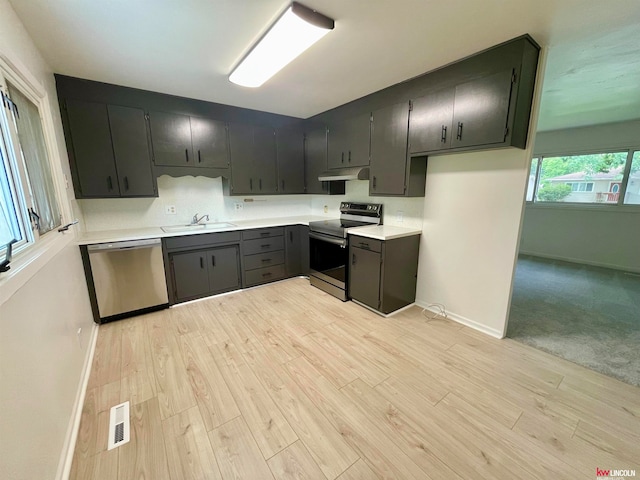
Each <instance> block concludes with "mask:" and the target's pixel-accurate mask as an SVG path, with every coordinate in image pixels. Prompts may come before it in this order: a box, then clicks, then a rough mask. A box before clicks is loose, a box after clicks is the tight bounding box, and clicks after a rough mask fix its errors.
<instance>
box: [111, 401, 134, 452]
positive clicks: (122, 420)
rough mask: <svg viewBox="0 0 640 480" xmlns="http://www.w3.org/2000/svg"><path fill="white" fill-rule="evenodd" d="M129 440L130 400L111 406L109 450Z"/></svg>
mask: <svg viewBox="0 0 640 480" xmlns="http://www.w3.org/2000/svg"><path fill="white" fill-rule="evenodd" d="M128 442H129V402H124V403H121V404H120V405H116V406H115V407H111V411H110V412H109V448H108V449H109V450H111V449H113V448H116V447H119V446H120V445H124V444H125V443H128Z"/></svg>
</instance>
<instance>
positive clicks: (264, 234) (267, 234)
mask: <svg viewBox="0 0 640 480" xmlns="http://www.w3.org/2000/svg"><path fill="white" fill-rule="evenodd" d="M260 236H261V237H268V236H269V232H261V233H260Z"/></svg>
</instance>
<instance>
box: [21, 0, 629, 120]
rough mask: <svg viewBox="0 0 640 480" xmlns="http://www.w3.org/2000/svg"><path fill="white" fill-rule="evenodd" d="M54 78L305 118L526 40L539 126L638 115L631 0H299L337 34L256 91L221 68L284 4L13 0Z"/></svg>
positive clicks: (278, 0)
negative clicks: (532, 51) (536, 58)
mask: <svg viewBox="0 0 640 480" xmlns="http://www.w3.org/2000/svg"><path fill="white" fill-rule="evenodd" d="M10 1H11V4H12V6H13V8H14V9H15V11H16V13H17V14H18V16H19V17H20V18H21V20H22V21H23V23H24V25H25V27H26V29H27V30H28V32H29V34H30V35H31V37H32V38H33V40H34V42H35V43H36V45H37V46H38V48H39V49H40V50H41V52H42V54H43V55H44V57H45V59H46V60H47V61H48V63H49V64H50V65H51V67H52V68H53V70H54V71H56V72H58V73H63V74H66V75H71V76H76V77H81V78H88V79H92V80H100V81H103V82H108V83H115V84H118V85H125V86H130V87H137V88H143V89H147V90H154V91H158V92H163V93H170V94H175V95H181V96H186V97H191V98H198V99H203V100H209V101H213V102H219V103H226V104H230V105H237V106H242V107H247V108H254V109H258V110H264V111H269V112H275V113H282V114H287V115H294V116H298V117H304V118H306V117H309V116H312V115H314V114H316V113H320V112H322V111H325V110H328V109H330V108H332V107H335V106H338V105H341V104H343V103H346V102H348V101H350V100H354V99H356V98H359V97H361V96H363V95H366V94H368V93H371V92H374V91H376V90H380V89H381V88H384V87H387V86H389V85H393V84H395V83H398V82H400V81H402V80H406V79H408V78H411V77H413V76H416V75H419V74H421V73H423V72H426V71H429V70H432V69H434V68H436V67H439V66H441V65H444V64H446V63H449V62H452V61H455V60H457V59H459V58H462V57H464V56H467V55H470V54H472V53H475V52H478V51H480V50H483V49H485V48H487V47H490V46H493V45H495V44H497V43H500V42H503V41H505V40H508V39H510V38H513V37H516V36H518V35H521V34H523V33H529V34H530V35H531V36H532V37H533V38H534V39H535V40H536V41H537V42H538V43H540V44H541V45H543V46H548V47H549V55H548V62H547V73H546V75H545V80H544V90H543V100H542V106H541V113H540V122H539V130H551V129H557V128H565V127H572V126H580V125H591V124H599V123H608V122H614V121H623V120H629V119H635V118H640V40H639V39H640V8H639V4H638V0H607V1H603V2H598V1H595V0H482V1H480V0H446V1H442V0H438V1H436V0H302V2H301V3H304V4H305V5H307V6H309V7H312V8H315V9H316V10H318V11H320V12H322V13H323V14H325V15H327V16H329V17H331V18H333V19H335V20H336V26H335V30H334V31H333V32H331V33H329V34H328V35H327V36H326V37H324V38H323V39H322V40H321V41H320V42H318V43H317V44H316V45H314V46H313V47H311V49H310V50H308V51H307V52H305V53H304V54H303V55H301V56H300V57H299V58H298V59H296V60H294V61H293V62H292V63H291V64H289V65H288V66H287V67H285V69H284V70H282V71H281V72H279V73H278V74H276V75H275V76H274V77H273V78H272V79H271V80H269V81H268V82H267V83H266V84H265V85H263V86H262V87H260V88H258V89H247V88H243V87H239V86H237V85H234V84H232V83H230V82H229V81H228V79H227V77H228V74H229V72H230V70H231V68H232V67H233V66H234V65H235V63H236V62H237V61H238V60H239V59H240V58H241V57H242V56H243V54H244V53H245V51H246V50H247V49H248V48H249V47H250V45H251V44H252V42H253V41H254V40H255V39H256V38H258V37H259V36H260V34H261V33H262V32H263V31H264V30H265V29H266V28H267V27H268V26H269V24H270V23H271V21H272V20H273V19H274V18H275V17H276V16H277V15H278V13H279V12H281V11H282V10H283V9H284V8H285V7H286V5H287V4H288V2H287V0H109V1H96V0H55V1H52V0H10Z"/></svg>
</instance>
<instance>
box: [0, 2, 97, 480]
mask: <svg viewBox="0 0 640 480" xmlns="http://www.w3.org/2000/svg"><path fill="white" fill-rule="evenodd" d="M0 53H2V54H3V55H6V56H7V57H9V58H11V59H17V60H18V61H19V62H20V63H21V64H22V65H24V66H25V67H26V68H27V69H28V71H29V73H30V75H32V76H33V77H35V79H36V80H37V81H38V82H40V83H42V84H43V85H44V86H45V89H46V92H47V94H48V96H49V104H50V109H51V111H52V113H53V114H54V123H55V137H56V138H55V141H56V144H57V147H58V148H57V149H58V151H59V152H61V154H62V156H63V158H54V159H52V160H53V161H54V162H59V163H60V164H61V166H62V169H63V171H64V172H66V173H67V174H68V169H69V167H68V161H67V158H66V150H65V148H64V137H63V134H62V125H61V123H60V116H59V111H58V106H57V97H56V92H55V88H54V79H53V75H52V72H51V70H50V68H49V67H48V66H47V65H46V63H45V62H44V61H43V60H42V57H41V56H40V54H39V52H38V50H37V49H36V47H35V46H34V45H33V43H32V41H31V39H30V38H29V36H28V34H27V33H26V31H25V30H24V27H23V26H22V23H21V22H20V20H19V19H18V17H17V16H16V15H15V13H14V11H13V9H12V8H11V6H10V5H9V3H8V1H7V0H0ZM50 235H58V234H57V233H53V234H50ZM67 235H68V234H67ZM63 238H64V237H63ZM67 238H68V239H69V241H68V243H67V245H66V246H65V247H63V248H62V250H61V251H60V252H59V253H57V254H56V255H55V256H54V257H53V258H52V259H50V260H49V261H48V262H46V263H45V264H44V265H43V266H42V267H40V268H39V269H38V270H37V271H35V272H34V273H33V275H32V276H30V278H29V279H28V280H25V281H24V282H23V283H22V284H21V286H19V287H17V286H16V285H8V284H7V283H6V282H12V281H14V280H16V277H13V278H9V279H8V280H4V282H5V283H3V284H2V288H3V289H7V290H9V291H14V290H15V293H13V295H11V296H10V297H9V298H8V299H7V298H5V295H3V296H2V298H3V299H4V302H3V303H2V304H1V305H0V385H1V387H0V411H1V412H2V414H1V415H0V451H1V452H2V454H1V455H0V476H1V477H2V478H10V479H12V480H13V479H15V480H18V479H33V478H38V479H51V478H55V477H56V473H57V471H58V467H59V461H60V459H61V455H63V454H64V453H65V450H66V448H65V447H66V442H68V441H69V433H70V432H71V429H70V425H71V422H72V420H73V414H74V406H75V402H76V399H77V394H78V392H79V386H80V380H81V376H82V373H83V368H84V367H85V360H86V359H87V353H88V351H89V348H88V347H89V338H90V336H91V332H92V329H93V328H94V327H93V325H94V324H93V320H92V316H91V310H90V306H89V300H88V296H87V289H86V283H85V280H84V273H83V270H82V264H81V261H80V255H79V253H78V247H77V246H75V244H74V242H73V240H72V237H71V236H68V237H67ZM58 243H59V242H58ZM63 243H64V242H63ZM36 263H37V262H36ZM26 270H28V269H26ZM4 278H5V279H6V278H7V277H6V275H5V277H4ZM23 278H26V277H24V276H23ZM12 287H16V288H12ZM78 328H82V329H83V335H82V337H83V339H82V343H81V344H80V343H79V342H78V337H77V336H76V331H77V330H78Z"/></svg>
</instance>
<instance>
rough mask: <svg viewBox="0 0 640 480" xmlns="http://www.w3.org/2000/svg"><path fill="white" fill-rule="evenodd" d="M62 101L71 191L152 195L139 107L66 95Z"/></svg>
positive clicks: (80, 194)
mask: <svg viewBox="0 0 640 480" xmlns="http://www.w3.org/2000/svg"><path fill="white" fill-rule="evenodd" d="M65 105H66V118H65V116H64V115H63V118H65V122H64V123H65V134H66V135H67V145H68V146H69V147H70V148H69V152H70V158H71V163H72V173H73V180H74V188H75V192H76V197H77V198H108V197H153V196H155V195H156V190H157V189H156V182H155V177H154V175H153V171H152V168H151V154H150V149H149V138H148V133H147V123H146V119H145V115H144V112H143V111H142V110H141V109H138V108H130V107H120V106H115V105H105V104H103V103H96V102H85V101H81V100H71V99H70V100H67V101H66V102H65ZM64 108H65V107H63V109H64Z"/></svg>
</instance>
